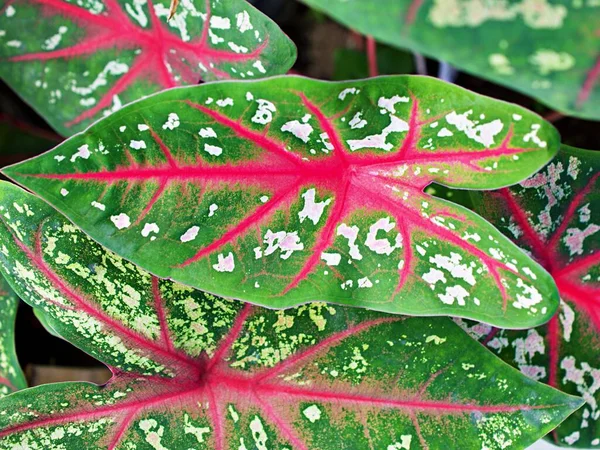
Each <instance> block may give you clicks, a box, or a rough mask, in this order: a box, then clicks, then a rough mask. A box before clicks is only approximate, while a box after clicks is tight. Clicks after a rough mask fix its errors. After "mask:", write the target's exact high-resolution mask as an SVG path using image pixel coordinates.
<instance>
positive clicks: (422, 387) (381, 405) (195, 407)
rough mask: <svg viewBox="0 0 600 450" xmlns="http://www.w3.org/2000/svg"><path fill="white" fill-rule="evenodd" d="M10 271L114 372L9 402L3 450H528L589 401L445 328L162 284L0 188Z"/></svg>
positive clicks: (0, 429)
mask: <svg viewBox="0 0 600 450" xmlns="http://www.w3.org/2000/svg"><path fill="white" fill-rule="evenodd" d="M0 210H1V211H2V214H1V215H0V219H1V220H2V222H3V225H2V226H1V227H0V243H1V244H2V247H3V248H4V249H5V251H4V252H2V253H0V268H1V269H2V271H3V273H5V274H6V275H7V276H8V277H10V280H11V283H12V284H13V285H14V287H15V289H17V291H18V292H19V293H20V294H21V295H22V296H23V299H24V300H25V301H27V302H28V303H30V304H31V305H32V306H34V307H35V308H37V309H39V310H41V311H42V313H43V314H44V315H45V316H46V317H47V319H48V323H49V324H50V325H51V326H52V328H53V329H55V330H57V331H58V332H59V333H60V335H61V336H64V337H66V338H67V339H68V340H70V341H71V342H73V343H74V344H76V345H77V346H79V347H80V348H82V349H83V350H85V351H87V352H89V353H90V354H92V355H94V356H96V357H97V358H99V359H100V360H102V361H103V362H105V363H106V364H108V365H109V366H110V367H111V368H112V370H113V373H114V377H113V378H112V379H111V380H110V381H109V383H108V384H107V385H106V386H103V387H98V386H94V385H91V384H88V383H62V384H55V385H46V386H41V387H37V388H34V389H29V390H25V391H22V392H20V393H17V394H15V395H12V396H11V397H8V398H7V399H5V400H4V401H0V410H2V411H3V414H0V448H2V449H9V448H10V449H14V448H59V447H60V448H91V447H93V448H101V449H104V448H108V449H114V448H122V449H129V448H150V447H152V448H154V449H165V448H174V449H189V448H194V449H200V448H206V449H216V450H220V449H225V448H236V449H247V448H257V449H261V448H262V449H266V448H281V449H283V448H288V449H290V448H293V449H298V450H303V449H304V450H306V449H317V448H318V449H328V448H335V449H339V448H387V449H410V448H413V449H414V448H430V449H435V448H442V447H448V446H450V447H455V448H458V447H464V448H487V449H490V450H493V449H502V448H505V447H506V445H511V446H513V447H514V448H523V447H525V446H526V445H527V444H529V443H531V442H533V441H534V440H535V439H536V438H537V437H540V436H541V435H543V434H544V433H546V432H547V431H549V430H551V429H552V428H553V427H554V426H556V425H557V424H558V423H560V421H561V420H563V419H564V418H565V417H566V416H567V415H568V414H569V413H571V412H572V411H573V410H574V409H576V408H578V407H579V406H580V405H581V404H582V401H581V400H580V399H578V398H575V397H571V396H568V395H565V394H563V393H561V392H559V391H556V390H554V389H552V388H550V387H547V386H544V385H542V384H539V383H535V382H533V381H531V380H529V379H528V378H527V377H525V376H524V375H522V374H520V373H519V372H518V371H516V370H515V369H513V368H511V367H509V366H507V365H505V364H504V363H502V362H501V361H500V360H499V359H497V358H496V357H494V356H493V355H492V354H491V353H489V352H488V351H486V350H485V349H483V348H482V347H481V346H480V345H479V344H478V343H476V342H475V341H473V340H471V339H470V338H469V337H468V336H467V335H466V334H465V333H464V332H463V331H462V330H460V329H459V328H458V327H457V326H456V325H455V324H453V323H452V322H451V321H450V320H449V319H445V318H435V319H425V318H408V317H399V316H390V315H384V314H381V313H375V312H371V311H366V310H361V309H357V308H344V307H342V306H335V307H333V306H329V305H326V304H323V303H311V304H307V305H303V306H300V307H297V308H294V309H290V310H287V311H274V310H267V309H263V308H260V307H256V306H252V305H250V304H243V303H241V302H237V301H232V300H224V299H221V298H218V297H214V296H212V295H210V294H204V293H202V292H200V291H194V290H192V289H190V288H187V287H184V286H182V285H178V284H175V283H173V282H171V281H164V280H158V279H157V278H155V277H153V276H151V275H150V274H149V273H147V272H144V271H142V270H140V269H139V268H137V267H136V266H134V265H133V264H131V263H129V262H127V261H125V260H123V259H121V258H119V257H118V256H116V255H114V254H112V253H109V252H107V251H106V250H104V249H103V248H102V247H101V246H99V245H98V244H97V243H95V242H94V241H92V240H91V239H90V238H88V237H87V236H86V235H85V234H84V233H83V232H82V231H80V230H78V229H77V228H75V227H74V226H73V225H72V224H71V223H70V222H68V221H67V219H65V218H64V217H62V216H60V215H59V214H58V213H56V212H55V211H54V210H53V209H52V208H50V207H49V206H47V205H46V204H45V203H44V202H43V201H41V200H39V199H37V198H35V197H33V196H32V195H30V194H27V193H25V192H24V191H22V190H21V189H19V188H16V187H15V186H13V185H9V184H7V183H3V184H2V185H1V187H0Z"/></svg>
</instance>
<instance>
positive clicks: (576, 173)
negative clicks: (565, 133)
mask: <svg viewBox="0 0 600 450" xmlns="http://www.w3.org/2000/svg"><path fill="white" fill-rule="evenodd" d="M475 201H476V208H477V210H478V211H481V213H482V214H483V215H484V216H485V217H486V218H488V219H489V220H490V221H492V223H494V224H495V225H496V226H497V227H498V228H499V229H500V230H502V231H503V232H504V233H505V234H506V235H507V236H508V237H510V238H511V239H513V240H514V241H515V242H516V243H517V244H519V245H520V246H521V247H522V248H524V249H526V250H527V251H528V252H530V253H531V255H532V256H533V257H534V258H535V259H537V260H538V261H539V262H540V263H541V264H542V265H543V266H544V267H546V269H547V270H548V271H549V272H550V273H551V274H552V276H553V277H554V280H555V281H556V284H557V286H558V290H559V292H560V296H561V298H562V300H563V301H562V303H561V308H560V309H559V312H558V313H557V314H556V315H555V316H554V317H553V318H552V320H551V321H550V322H549V323H548V324H547V325H546V326H544V327H543V328H538V329H533V330H527V331H520V332H515V331H506V330H497V329H493V330H490V328H489V327H487V326H482V325H478V326H476V328H475V330H473V329H471V331H475V332H476V334H477V335H478V337H480V338H481V340H483V341H484V342H485V343H486V345H487V346H488V347H489V348H490V349H492V350H494V351H495V352H497V353H498V354H499V355H500V356H501V357H502V358H503V359H505V360H506V361H508V362H510V363H511V364H513V365H515V366H517V367H518V368H519V369H520V370H521V371H522V372H523V373H525V374H526V375H529V376H531V377H532V378H534V379H535V380H540V381H544V382H546V383H549V384H550V385H551V386H554V387H557V388H559V389H561V390H564V391H566V392H570V393H573V394H576V395H580V396H582V397H583V398H584V399H585V400H586V402H587V403H586V405H585V406H584V407H583V408H582V409H581V410H580V411H578V412H577V414H575V415H573V416H572V417H570V418H569V419H568V420H567V421H566V422H565V423H564V424H563V425H562V426H561V427H560V428H558V429H557V430H556V431H555V432H553V433H552V435H551V438H552V439H553V440H554V441H555V442H557V443H558V444H561V445H573V446H576V447H581V448H588V447H592V446H598V445H600V406H599V404H600V152H592V151H586V150H579V149H575V148H570V147H567V146H563V147H562V149H561V151H560V152H559V154H558V156H557V157H556V158H555V159H554V160H553V161H552V162H551V163H550V164H549V165H548V166H547V167H546V168H545V169H544V170H543V171H541V172H539V173H537V174H536V175H534V176H533V177H531V178H529V179H528V180H526V181H524V182H523V183H521V185H520V186H515V187H513V188H510V189H503V190H501V191H498V192H490V193H485V194H483V195H481V194H477V195H476V196H475Z"/></svg>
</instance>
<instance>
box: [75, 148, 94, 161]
mask: <svg viewBox="0 0 600 450" xmlns="http://www.w3.org/2000/svg"><path fill="white" fill-rule="evenodd" d="M91 154H92V152H90V147H89V145H87V144H84V145H82V146H81V147H78V149H77V152H75V153H74V154H73V156H71V162H75V160H76V159H77V158H82V159H88V158H89V157H90V155H91Z"/></svg>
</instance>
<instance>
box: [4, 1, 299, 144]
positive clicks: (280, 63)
mask: <svg viewBox="0 0 600 450" xmlns="http://www.w3.org/2000/svg"><path fill="white" fill-rule="evenodd" d="M169 6H170V0H8V1H3V2H2V3H0V17H1V20H0V24H1V25H0V60H2V64H1V65H0V76H2V78H4V79H5V80H6V81H7V82H8V83H9V84H10V85H11V87H12V88H13V89H14V90H15V91H17V92H18V93H19V94H20V95H21V96H22V97H23V98H24V99H25V100H26V101H27V102H29V103H30V104H31V105H32V106H33V107H34V108H35V109H36V110H37V111H38V112H39V113H40V114H41V115H42V116H44V118H46V120H48V122H49V123H50V124H51V125H52V126H53V127H54V128H55V129H56V130H58V131H59V132H60V133H61V134H63V135H65V136H69V135H71V134H74V133H75V132H77V131H80V130H82V129H84V128H85V127H86V126H87V125H89V124H90V123H91V122H92V121H94V120H96V119H98V118H99V117H102V116H104V115H107V114H109V113H110V112H113V111H115V110H117V109H118V108H120V107H121V105H123V104H126V103H129V102H131V101H134V100H137V99H139V98H140V97H143V96H145V95H148V94H151V93H154V92H156V91H160V90H162V89H165V88H170V87H173V86H181V85H189V84H197V83H198V82H199V81H200V80H204V81H212V80H218V79H228V78H234V79H239V78H247V79H251V78H262V77H265V76H268V75H273V74H281V73H285V72H286V71H287V70H288V69H289V68H290V67H291V65H292V64H293V62H294V60H295V57H296V49H295V47H294V44H293V43H292V42H291V41H290V40H289V39H288V38H287V37H286V36H285V35H284V34H283V33H282V32H281V30H280V29H279V28H278V27H277V25H276V24H275V23H273V22H272V21H271V20H270V19H268V18H267V17H265V16H264V15H263V14H262V13H260V12H259V11H257V10H256V9H254V7H252V6H251V5H250V4H248V3H247V2H246V1H244V0H182V1H181V2H180V4H179V5H178V7H177V12H176V13H175V15H174V17H173V18H172V19H171V20H169V21H167V17H168V15H169Z"/></svg>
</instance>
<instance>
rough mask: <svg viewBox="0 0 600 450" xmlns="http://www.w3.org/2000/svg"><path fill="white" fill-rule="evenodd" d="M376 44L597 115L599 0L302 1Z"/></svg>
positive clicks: (599, 91) (577, 113) (562, 107)
mask: <svg viewBox="0 0 600 450" xmlns="http://www.w3.org/2000/svg"><path fill="white" fill-rule="evenodd" d="M303 1H304V2H305V3H307V4H308V5H311V6H313V7H315V8H317V9H319V10H320V11H323V12H324V13H325V14H329V15H330V16H332V17H333V18H335V19H337V20H339V21H341V22H343V23H344V24H346V25H348V26H349V27H351V28H352V29H355V30H358V31H360V32H362V33H364V34H368V35H372V36H374V37H375V38H377V39H378V40H380V41H381V42H385V43H387V44H390V45H396V46H399V47H402V48H408V49H411V50H413V51H416V52H419V53H423V54H425V55H429V56H431V57H433V58H437V59H439V60H442V61H447V62H449V63H451V64H453V65H454V66H456V67H458V68H459V69H461V70H464V71H467V72H470V73H472V74H475V75H477V76H480V77H483V78H487V79H489V80H492V81H494V82H496V83H501V84H503V85H505V86H508V87H510V88H512V89H517V90H519V91H521V92H523V93H525V94H527V95H530V96H532V97H535V98H536V99H538V100H540V101H541V102H543V103H545V104H547V105H548V106H550V107H551V108H555V109H557V110H559V111H562V112H564V113H568V114H572V115H575V116H579V117H583V118H587V119H595V120H600V3H598V2H597V1H590V0H581V1H574V2H573V1H570V0H551V1H549V0H519V1H510V2H509V1H492V2H486V1H481V0H476V1H471V0H303Z"/></svg>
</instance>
